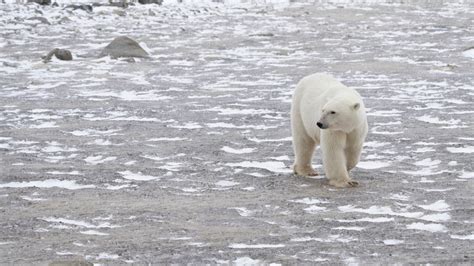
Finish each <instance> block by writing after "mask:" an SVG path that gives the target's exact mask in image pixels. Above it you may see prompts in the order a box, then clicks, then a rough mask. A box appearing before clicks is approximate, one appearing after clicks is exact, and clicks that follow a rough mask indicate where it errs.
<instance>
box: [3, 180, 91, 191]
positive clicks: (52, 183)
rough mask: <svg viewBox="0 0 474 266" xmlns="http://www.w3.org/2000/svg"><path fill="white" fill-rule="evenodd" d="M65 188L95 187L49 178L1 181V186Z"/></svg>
mask: <svg viewBox="0 0 474 266" xmlns="http://www.w3.org/2000/svg"><path fill="white" fill-rule="evenodd" d="M29 187H37V188H53V187H57V188H64V189H70V190H76V189H85V188H95V187H96V186H94V185H79V184H77V183H76V181H74V180H58V179H47V180H43V181H25V182H10V183H3V184H1V183H0V188H29Z"/></svg>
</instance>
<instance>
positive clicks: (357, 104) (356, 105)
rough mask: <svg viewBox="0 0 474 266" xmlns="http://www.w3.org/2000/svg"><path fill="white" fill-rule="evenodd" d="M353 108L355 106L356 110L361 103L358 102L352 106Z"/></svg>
mask: <svg viewBox="0 0 474 266" xmlns="http://www.w3.org/2000/svg"><path fill="white" fill-rule="evenodd" d="M352 108H354V110H357V109H359V108H360V103H356V104H354V105H353V106H352Z"/></svg>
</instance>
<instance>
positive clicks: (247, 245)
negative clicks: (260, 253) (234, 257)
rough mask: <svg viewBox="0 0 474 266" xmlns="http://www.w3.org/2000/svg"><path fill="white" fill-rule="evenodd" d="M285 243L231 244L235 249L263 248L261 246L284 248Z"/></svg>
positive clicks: (230, 246)
mask: <svg viewBox="0 0 474 266" xmlns="http://www.w3.org/2000/svg"><path fill="white" fill-rule="evenodd" d="M284 247H285V245H283V244H251V245H249V244H230V245H229V248H233V249H261V248H284Z"/></svg>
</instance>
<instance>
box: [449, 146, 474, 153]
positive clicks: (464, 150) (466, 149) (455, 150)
mask: <svg viewBox="0 0 474 266" xmlns="http://www.w3.org/2000/svg"><path fill="white" fill-rule="evenodd" d="M446 149H447V150H448V151H449V152H451V153H474V146H466V147H448V148H446Z"/></svg>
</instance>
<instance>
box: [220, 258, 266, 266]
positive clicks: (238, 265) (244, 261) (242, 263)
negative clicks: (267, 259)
mask: <svg viewBox="0 0 474 266" xmlns="http://www.w3.org/2000/svg"><path fill="white" fill-rule="evenodd" d="M233 262H234V263H233V265H235V266H253V265H255V266H257V265H262V262H261V261H260V260H254V259H252V258H249V257H242V258H237V259H236V260H234V261H233ZM224 264H227V263H224Z"/></svg>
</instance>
